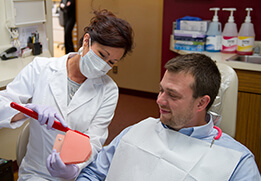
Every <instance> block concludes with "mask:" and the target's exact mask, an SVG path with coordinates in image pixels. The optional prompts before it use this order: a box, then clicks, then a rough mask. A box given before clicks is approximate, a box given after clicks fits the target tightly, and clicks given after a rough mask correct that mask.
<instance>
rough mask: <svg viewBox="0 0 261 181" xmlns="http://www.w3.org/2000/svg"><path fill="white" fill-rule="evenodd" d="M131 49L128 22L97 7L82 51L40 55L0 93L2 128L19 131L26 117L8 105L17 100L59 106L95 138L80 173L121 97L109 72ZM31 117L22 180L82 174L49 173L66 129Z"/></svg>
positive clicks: (68, 120) (97, 148) (70, 123)
mask: <svg viewBox="0 0 261 181" xmlns="http://www.w3.org/2000/svg"><path fill="white" fill-rule="evenodd" d="M132 48H133V32H132V28H131V26H130V25H129V23H127V22H126V21H124V20H122V19H119V18H117V17H115V16H114V15H113V14H112V13H111V12H109V11H107V10H102V11H98V12H97V11H96V12H95V17H93V18H92V20H91V23H90V25H89V26H87V27H86V28H85V33H84V36H83V39H82V51H81V52H80V53H70V54H67V55H65V56H63V57H60V58H40V57H37V58H35V59H34V61H33V62H31V63H30V64H29V65H28V66H26V67H25V68H24V69H23V70H22V71H21V72H20V73H19V74H18V75H17V77H16V78H15V79H14V80H13V81H12V82H11V83H10V84H9V85H7V87H6V90H3V91H1V92H0V115H1V116H0V127H9V128H13V129H14V128H17V127H20V126H21V125H22V124H23V123H24V122H25V120H27V119H26V118H25V116H24V115H23V114H22V113H19V112H18V111H16V110H13V109H12V108H10V107H9V105H10V102H12V101H14V102H17V103H19V104H27V103H30V102H31V103H32V104H33V105H36V106H48V107H53V108H56V111H57V112H58V113H60V115H62V117H63V119H64V120H65V122H66V124H67V125H68V127H69V128H71V129H73V130H78V131H80V132H83V133H84V134H87V135H88V136H89V137H90V143H91V146H92V156H91V158H90V159H89V160H88V161H87V162H86V163H82V164H77V168H78V170H77V171H78V172H79V171H80V170H81V168H83V167H84V166H86V165H87V164H88V163H90V162H91V161H92V160H93V158H94V157H95V156H96V154H97V153H98V152H99V151H100V149H101V148H102V146H103V144H104V142H105V140H106V138H107V136H108V125H109V124H110V122H111V120H112V118H113V115H114V111H115V107H116V104H117V101H118V87H117V85H116V84H115V82H114V81H113V80H112V79H111V78H110V77H109V76H107V75H106V73H107V72H108V71H109V70H110V69H111V67H113V65H114V63H116V62H117V61H119V60H120V59H122V58H123V57H124V56H125V55H126V54H127V53H128V52H131V50H132ZM29 121H30V136H29V143H28V145H27V153H26V155H25V157H24V159H23V160H22V163H21V166H20V167H19V180H60V178H65V179H74V178H75V177H76V176H77V173H76V174H75V173H72V174H71V175H70V173H69V175H66V174H64V173H62V171H61V173H55V174H52V173H51V175H50V173H49V172H48V170H47V168H46V160H47V157H48V156H49V155H50V154H51V152H52V147H53V143H54V140H55V138H56V135H57V134H58V133H60V134H61V133H62V132H60V131H57V130H53V129H47V127H46V125H40V124H39V122H38V121H37V120H35V119H30V120H29ZM70 170H71V169H70ZM49 171H50V170H49ZM57 172H58V171H57ZM66 173H67V171H66ZM59 174H60V175H59ZM52 175H53V176H55V177H53V176H52ZM58 177H60V178H58Z"/></svg>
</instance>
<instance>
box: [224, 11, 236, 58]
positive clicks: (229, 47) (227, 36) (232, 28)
mask: <svg viewBox="0 0 261 181" xmlns="http://www.w3.org/2000/svg"><path fill="white" fill-rule="evenodd" d="M222 10H223V11H230V16H229V18H228V22H227V23H226V24H225V27H224V30H223V32H222V50H221V52H222V53H236V51H237V38H238V37H237V36H238V32H237V25H236V23H234V16H233V11H236V8H222Z"/></svg>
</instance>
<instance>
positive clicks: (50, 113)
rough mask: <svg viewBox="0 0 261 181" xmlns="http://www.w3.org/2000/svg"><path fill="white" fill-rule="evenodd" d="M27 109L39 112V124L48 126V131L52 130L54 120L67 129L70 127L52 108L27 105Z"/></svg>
mask: <svg viewBox="0 0 261 181" xmlns="http://www.w3.org/2000/svg"><path fill="white" fill-rule="evenodd" d="M25 107H27V108H29V109H32V110H33V111H35V112H37V113H38V121H39V123H40V124H41V125H44V124H47V129H51V128H52V126H53V124H54V119H56V120H57V121H59V122H60V123H61V124H62V125H63V126H64V127H65V128H66V127H68V125H67V123H66V122H65V120H64V119H63V117H62V116H61V115H60V114H59V113H58V112H57V110H56V109H54V108H52V107H49V106H43V105H35V104H26V105H25ZM25 116H27V115H25Z"/></svg>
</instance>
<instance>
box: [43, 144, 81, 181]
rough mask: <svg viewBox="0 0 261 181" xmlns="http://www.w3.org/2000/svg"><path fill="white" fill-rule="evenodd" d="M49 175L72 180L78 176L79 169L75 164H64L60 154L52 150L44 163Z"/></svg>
mask: <svg viewBox="0 0 261 181" xmlns="http://www.w3.org/2000/svg"><path fill="white" fill-rule="evenodd" d="M46 166H47V169H48V171H49V173H50V174H51V175H52V176H53V177H59V178H63V179H73V178H75V177H76V176H77V175H78V172H79V167H78V166H77V165H75V164H67V165H66V164H64V163H63V161H62V160H61V158H60V153H57V152H56V150H55V149H54V150H53V151H52V153H51V154H50V155H49V156H48V158H47V163H46Z"/></svg>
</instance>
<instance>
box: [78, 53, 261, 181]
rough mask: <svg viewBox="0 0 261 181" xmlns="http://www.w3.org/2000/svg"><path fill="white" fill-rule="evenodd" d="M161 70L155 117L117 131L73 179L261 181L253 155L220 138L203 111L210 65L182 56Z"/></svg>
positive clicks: (212, 90)
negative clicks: (161, 77) (158, 116)
mask: <svg viewBox="0 0 261 181" xmlns="http://www.w3.org/2000/svg"><path fill="white" fill-rule="evenodd" d="M165 68H166V72H165V74H164V77H163V79H162V80H161V82H160V92H159V95H158V98H157V104H158V105H159V109H160V118H159V119H155V118H147V119H145V120H143V121H141V122H139V123H138V124H135V125H133V126H131V127H128V128H126V129H125V130H123V131H122V132H121V133H120V134H119V135H118V136H117V137H116V138H115V139H114V140H113V141H112V142H111V143H110V144H109V145H108V146H106V147H104V148H103V149H102V151H101V152H100V153H99V154H98V156H97V159H96V160H95V161H93V162H92V163H91V164H90V165H89V166H87V167H86V168H84V169H83V170H82V172H81V173H80V175H79V177H78V179H77V180H79V181H83V180H91V181H94V180H105V179H106V180H109V181H123V180H124V181H126V180H135V181H139V180H140V181H144V180H149V181H154V180H155V181H158V180H160V181H165V180H166V181H170V180H200V181H202V180H218V181H219V180H255V181H256V180H261V179H260V173H259V170H258V168H257V165H256V163H255V159H254V155H253V154H252V153H251V152H250V151H249V150H248V149H247V148H246V147H245V146H244V145H242V144H240V143H239V142H237V141H236V140H234V139H233V138H232V137H230V136H229V135H227V134H225V133H223V134H221V131H220V129H218V128H216V127H214V124H213V120H212V115H211V114H209V113H208V112H207V111H208V109H209V108H210V107H211V105H212V103H213V101H214V99H215V97H216V95H217V94H218V90H219V87H220V82H221V76H220V72H219V70H218V68H217V66H216V64H215V63H214V62H213V61H212V60H211V59H210V58H209V57H207V56H205V55H203V54H188V55H182V56H179V57H177V58H175V59H172V60H170V61H169V62H167V64H166V65H165ZM220 134H221V137H219V136H220Z"/></svg>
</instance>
